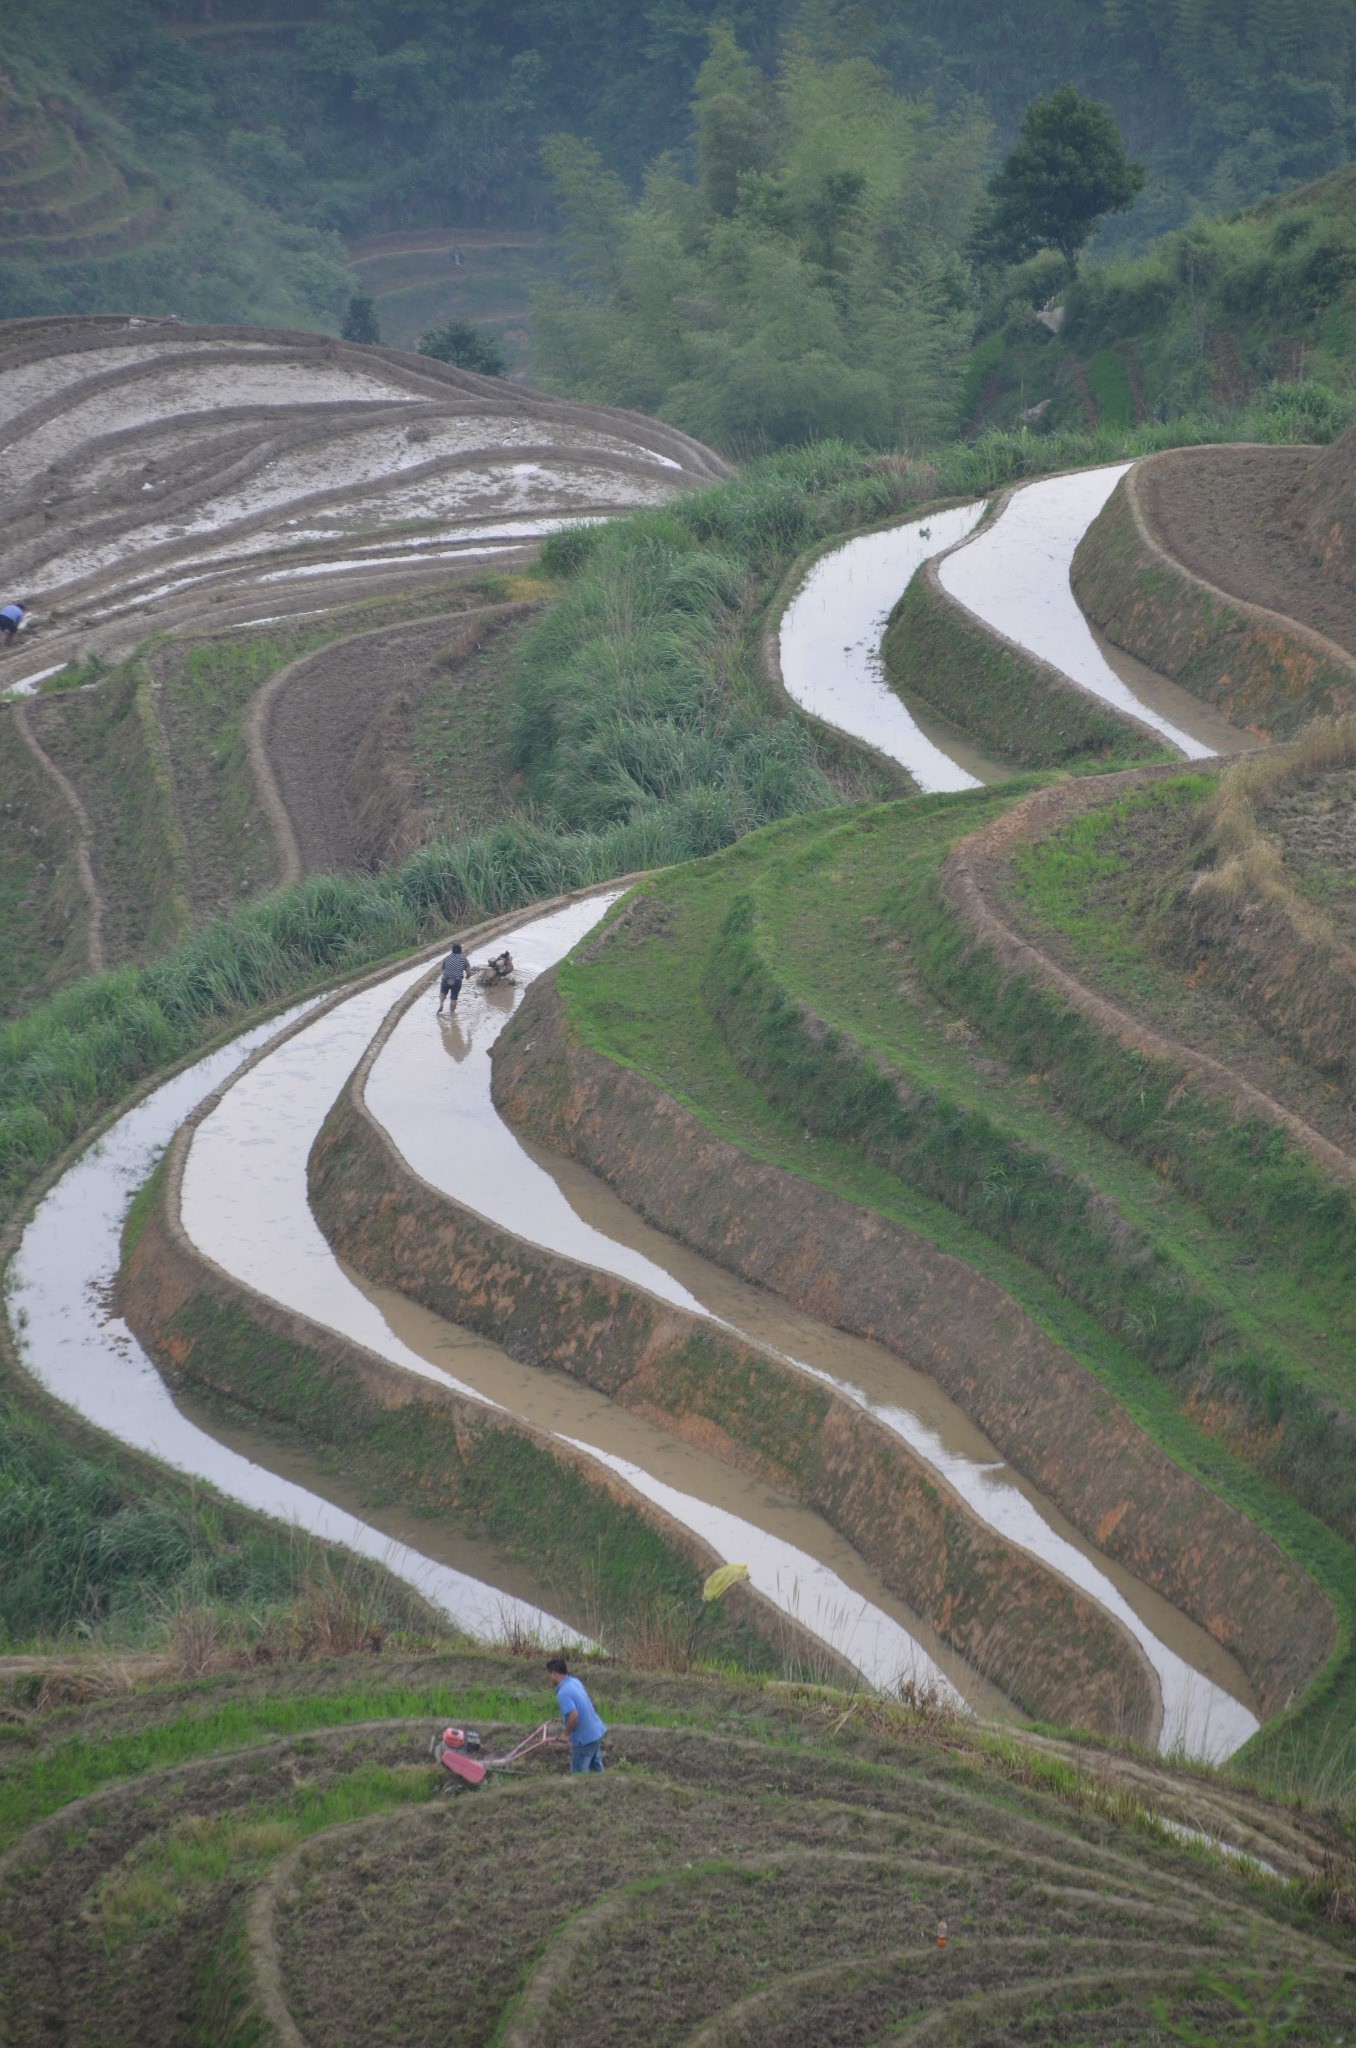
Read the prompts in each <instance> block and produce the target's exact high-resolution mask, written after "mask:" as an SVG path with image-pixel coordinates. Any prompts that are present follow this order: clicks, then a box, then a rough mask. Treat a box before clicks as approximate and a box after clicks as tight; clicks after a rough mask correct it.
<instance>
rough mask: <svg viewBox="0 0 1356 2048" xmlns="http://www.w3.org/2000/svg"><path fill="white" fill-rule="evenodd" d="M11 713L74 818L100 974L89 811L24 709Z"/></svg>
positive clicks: (92, 956) (99, 902)
mask: <svg viewBox="0 0 1356 2048" xmlns="http://www.w3.org/2000/svg"><path fill="white" fill-rule="evenodd" d="M12 714H13V718H14V722H15V725H16V727H17V728H18V732H19V736H20V738H21V739H22V740H23V743H24V745H25V746H26V747H27V748H28V750H29V752H30V753H31V754H32V756H33V758H34V760H35V761H36V762H37V764H38V766H39V767H40V768H41V770H42V772H43V774H44V775H46V776H47V777H48V778H49V779H50V780H51V781H52V782H53V783H55V785H56V787H57V789H58V790H59V791H60V792H61V796H62V800H63V801H64V802H65V803H66V804H67V805H68V806H69V808H70V811H71V814H72V816H73V817H74V819H75V825H76V834H77V837H76V847H75V861H76V868H77V871H78V873H79V876H80V887H81V888H82V889H83V891H84V893H85V900H86V902H87V903H88V904H89V935H88V938H87V941H86V945H87V950H88V953H89V971H90V973H91V974H102V973H103V971H104V968H105V967H106V966H107V964H108V961H107V955H106V952H105V949H104V913H105V908H106V906H105V903H104V898H103V893H102V891H101V890H100V888H99V885H98V883H97V882H96V881H95V879H94V867H93V864H92V862H91V860H90V847H91V845H92V844H93V839H94V834H93V829H92V827H91V825H90V822H89V812H88V811H87V810H86V809H85V806H84V804H83V803H82V802H81V799H80V794H79V791H78V790H77V789H76V786H75V784H74V783H73V782H72V781H71V779H70V777H69V776H68V775H66V774H65V773H64V772H63V771H62V770H61V769H60V768H58V766H57V764H56V762H55V761H54V760H53V759H52V757H51V755H50V754H49V753H47V752H46V751H45V749H44V748H43V746H42V745H41V743H40V741H39V740H38V736H37V734H36V733H35V732H34V730H33V726H32V722H31V720H30V718H29V715H28V708H27V706H26V705H24V704H21V703H18V702H16V703H15V704H14V705H13V706H12Z"/></svg>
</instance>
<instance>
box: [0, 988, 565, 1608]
mask: <svg viewBox="0 0 1356 2048" xmlns="http://www.w3.org/2000/svg"><path fill="white" fill-rule="evenodd" d="M292 1014H296V1013H292ZM287 1021H288V1020H287V1019H286V1018H275V1019H274V1020H273V1021H272V1022H271V1023H268V1024H263V1025H260V1026H259V1027H258V1028H257V1029H256V1030H254V1031H250V1032H246V1033H245V1034H244V1035H243V1036H242V1037H240V1038H238V1039H236V1040H235V1041H234V1043H233V1044H231V1045H228V1046H225V1047H223V1048H221V1049H220V1050H219V1051H217V1052H214V1053H210V1054H209V1055H208V1056H207V1058H206V1059H202V1060H199V1061H198V1062H197V1063H196V1064H195V1065H194V1066H191V1067H189V1068H187V1069H186V1070H185V1071H184V1072H183V1073H182V1074H178V1075H176V1076H175V1077H174V1079H173V1080H170V1081H167V1082H165V1083H164V1084H163V1085H162V1086H161V1087H160V1088H157V1089H156V1090H155V1092H154V1093H153V1094H151V1095H148V1096H147V1097H146V1098H145V1100H144V1101H142V1102H140V1103H138V1104H137V1106H136V1107H135V1108H134V1109H132V1110H129V1111H128V1113H127V1115H126V1116H124V1117H122V1118H121V1119H120V1120H119V1122H118V1123H116V1124H115V1125H114V1126H113V1128H112V1129H111V1130H110V1131H109V1132H108V1133H107V1134H106V1135H105V1136H104V1137H103V1138H101V1139H99V1140H98V1141H97V1143H96V1144H94V1145H93V1146H91V1148H90V1150H89V1151H88V1152H86V1153H85V1154H83V1156H82V1157H81V1158H80V1159H78V1160H77V1161H76V1163H75V1164H74V1165H73V1166H72V1167H71V1168H70V1169H69V1170H68V1171H67V1172H66V1173H65V1174H63V1175H62V1177H61V1179H60V1180H59V1181H58V1182H57V1184H56V1186H55V1187H54V1188H53V1189H52V1190H51V1192H50V1193H49V1194H48V1195H47V1196H46V1197H45V1199H44V1200H43V1202H42V1204H41V1206H40V1207H39V1208H38V1210H37V1212H36V1214H35V1215H34V1217H33V1220H32V1222H31V1223H30V1224H29V1226H28V1228H27V1230H26V1231H25V1232H24V1235H23V1239H22V1242H21V1244H20V1247H19V1250H18V1253H17V1254H16V1256H15V1260H14V1264H13V1266H12V1268H11V1272H10V1286H9V1294H8V1302H7V1307H8V1312H9V1316H10V1321H11V1325H12V1327H13V1329H14V1333H15V1340H16V1342H17V1344H18V1346H19V1349H20V1353H21V1355H22V1357H23V1361H24V1364H25V1366H26V1368H27V1369H28V1371H29V1372H31V1373H32V1375H33V1377H34V1378H35V1379H36V1380H38V1381H39V1382H40V1383H41V1384H42V1385H43V1386H44V1387H46V1388H47V1389H48V1390H49V1392H51V1393H53V1394H54V1395H56V1397H57V1399H58V1400H61V1401H64V1402H65V1403H66V1404H67V1405H68V1406H69V1407H71V1408H74V1409H75V1410H76V1411H77V1412H78V1413H79V1414H81V1415H83V1416H85V1417H86V1418H87V1419H88V1420H89V1421H90V1422H92V1423H94V1424H95V1425H96V1426H97V1427H98V1428H100V1429H103V1430H107V1432H108V1433H109V1435H110V1436H114V1437H117V1438H118V1439H119V1440H120V1441H121V1442H123V1443H126V1444H131V1445H133V1446H134V1447H135V1448H136V1449H137V1450H139V1451H146V1452H148V1453H149V1454H150V1455H151V1456H152V1457H155V1458H159V1459H161V1460H162V1461H163V1463H165V1464H166V1465H170V1466H173V1468H174V1469H175V1470H176V1471H178V1472H186V1473H189V1474H191V1475H192V1476H193V1477H194V1478H198V1479H205V1480H208V1481H210V1483H211V1484H212V1485H213V1486H216V1487H218V1488H219V1489H220V1490H221V1492H222V1493H225V1494H228V1495H229V1496H230V1497H231V1498H232V1499H233V1500H237V1501H241V1502H243V1503H244V1504H245V1505H246V1506H247V1507H251V1508H257V1509H258V1510H259V1511H260V1512H261V1513H263V1514H267V1515H273V1516H276V1517H277V1518H278V1519H279V1520H280V1521H283V1522H290V1523H292V1524H294V1525H295V1526H296V1527H297V1528H299V1529H302V1530H305V1531H307V1532H308V1533H310V1534H311V1535H314V1536H317V1537H320V1538H322V1539H323V1540H324V1541H326V1542H332V1543H341V1544H344V1545H345V1546H346V1547H347V1548H348V1549H349V1550H353V1551H356V1552H358V1553H359V1554H360V1555H362V1556H364V1557H371V1558H376V1559H377V1560H378V1561H379V1562H380V1563H382V1564H384V1565H385V1566H386V1567H387V1568H388V1569H389V1570H390V1571H392V1572H394V1573H395V1574H396V1575H397V1576H398V1577H400V1578H402V1579H404V1580H405V1581H406V1582H407V1583H408V1584H410V1585H412V1586H414V1587H415V1588H416V1589H417V1590H418V1591H419V1592H420V1593H422V1594H423V1595H424V1596H425V1598H427V1599H428V1600H430V1601H432V1602H433V1604H434V1605H435V1606H437V1607H440V1608H441V1609H442V1610H443V1612H444V1613H446V1614H447V1615H449V1616H450V1617H451V1619H452V1620H454V1621H455V1622H457V1623H458V1624H459V1626H461V1627H462V1628H465V1629H467V1630H468V1631H469V1632H470V1633H471V1634H473V1635H477V1636H482V1637H485V1638H494V1637H497V1636H500V1635H503V1634H504V1633H505V1632H506V1630H507V1629H508V1628H509V1627H511V1626H522V1627H523V1628H525V1629H528V1630H533V1631H535V1632H536V1633H537V1634H539V1635H542V1636H550V1637H552V1638H555V1637H559V1636H565V1635H569V1634H571V1633H574V1632H573V1631H571V1630H569V1629H567V1628H566V1627H565V1624H564V1623H563V1622H561V1621H559V1620H558V1619H557V1618H556V1617H555V1616H553V1615H550V1614H547V1613H544V1612H542V1611H541V1610H540V1609H539V1608H537V1607H535V1606H531V1605H526V1604H524V1603H522V1602H520V1601H518V1600H515V1599H514V1598H513V1597H512V1595H511V1594H508V1593H506V1592H505V1591H503V1590H501V1589H500V1588H499V1587H497V1586H495V1585H493V1584H486V1583H484V1582H482V1581H481V1580H479V1579H477V1578H474V1577H472V1576H469V1575H468V1574H466V1573H465V1572H462V1571H459V1570H457V1569H455V1568H454V1567H452V1566H450V1565H448V1564H447V1563H445V1562H442V1561H440V1560H437V1559H433V1558H428V1557H425V1556H422V1555H421V1554H420V1553H419V1552H418V1551H417V1550H415V1549H413V1548H412V1547H410V1546H409V1545H408V1544H405V1543H402V1542H400V1541H398V1540H395V1539H394V1538H392V1537H391V1536H390V1535H388V1534H387V1533H385V1532H384V1531H382V1530H381V1529H378V1528H374V1527H372V1526H371V1525H370V1524H369V1523H368V1522H366V1521H365V1520H363V1519H361V1518H360V1517H358V1516H355V1515H354V1514H352V1513H350V1512H345V1511H344V1509H343V1508H341V1507H336V1506H335V1505H334V1504H333V1503H332V1502H330V1501H328V1500H325V1499H323V1498H322V1497H321V1496H320V1495H319V1494H318V1493H315V1492H312V1491H311V1490H309V1489H308V1488H307V1487H304V1486H299V1485H297V1484H295V1483H294V1482H293V1481H291V1480H289V1479H287V1478H284V1477H281V1476H280V1475H279V1474H278V1473H277V1472H276V1471H274V1470H272V1469H270V1467H269V1466H268V1465H266V1464H264V1463H263V1462H260V1460H259V1458H256V1457H254V1456H249V1455H242V1453H241V1452H240V1451H239V1450H233V1449H231V1448H230V1447H228V1446H227V1445H225V1444H223V1443H222V1442H219V1441H217V1440H216V1438H215V1437H214V1436H212V1435H210V1434H209V1433H208V1431H207V1430H206V1429H204V1428H200V1427H199V1426H198V1425H197V1424H196V1423H195V1422H193V1421H191V1420H190V1419H189V1417H188V1416H187V1415H185V1414H183V1413H181V1411H180V1410H179V1408H177V1407H176V1406H175V1403H174V1402H173V1401H172V1400H171V1398H170V1395H169V1391H168V1389H167V1388H166V1386H165V1382H164V1381H163V1380H162V1379H161V1377H160V1375H159V1373H158V1372H157V1371H156V1369H155V1367H154V1365H153V1364H152V1363H151V1361H150V1359H149V1358H148V1357H147V1356H146V1353H145V1352H144V1351H143V1350H142V1348H141V1346H140V1344H139V1343H138V1342H137V1340H136V1338H135V1337H134V1336H133V1334H132V1332H131V1330H129V1329H128V1327H127V1325H126V1323H124V1322H123V1321H122V1319H121V1318H120V1317H117V1316H113V1315H111V1314H110V1312H109V1309H108V1306H107V1303H108V1298H109V1294H110V1291H111V1289H112V1287H113V1284H114V1281H115V1280H116V1277H117V1272H118V1263H119V1253H120V1244H121V1235H122V1225H123V1220H124V1218H125V1216H126V1214H127V1209H128V1206H129V1204H130V1202H131V1199H132V1196H133V1194H134V1193H135V1192H136V1190H137V1188H138V1187H139V1186H140V1185H141V1183H142V1182H143V1181H144V1180H145V1179H146V1177H147V1175H148V1174H149V1173H150V1171H151V1168H152V1167H153V1166H154V1164H155V1161H156V1159H157V1158H158V1157H159V1155H160V1154H161V1152H163V1150H164V1148H165V1146H166V1145H167V1144H168V1143H169V1140H170V1139H171V1138H172V1137H173V1135H174V1133H175V1131H176V1130H177V1129H178V1127H179V1125H180V1124H181V1123H182V1122H183V1119H184V1117H185V1116H186V1115H187V1114H188V1112H189V1110H191V1109H192V1108H193V1107H194V1106H195V1105H196V1104H197V1103H199V1102H201V1100H202V1099H203V1097H204V1095H207V1094H210V1093H211V1091H212V1090H213V1089H214V1088H216V1087H219V1086H220V1085H221V1083H222V1082H223V1081H224V1080H225V1079H226V1078H227V1076H228V1075H229V1074H230V1073H231V1072H232V1071H233V1069H234V1068H235V1067H236V1066H237V1065H238V1063H239V1062H240V1060H241V1059H242V1058H244V1057H245V1056H246V1054H248V1053H249V1052H251V1051H253V1050H254V1049H255V1048H256V1047H257V1046H259V1045H262V1044H266V1043H267V1041H268V1040H269V1039H270V1038H271V1037H273V1036H274V1035H275V1034H276V1033H277V1032H278V1031H279V1030H280V1029H281V1028H283V1026H284V1025H285V1023H286V1022H287ZM259 1451H260V1456H261V1457H262V1456H267V1455H269V1453H268V1450H267V1447H266V1445H263V1444H261V1445H260V1446H259Z"/></svg>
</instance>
